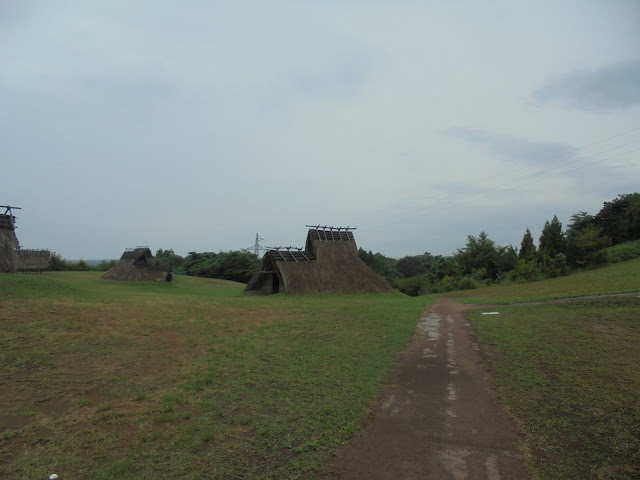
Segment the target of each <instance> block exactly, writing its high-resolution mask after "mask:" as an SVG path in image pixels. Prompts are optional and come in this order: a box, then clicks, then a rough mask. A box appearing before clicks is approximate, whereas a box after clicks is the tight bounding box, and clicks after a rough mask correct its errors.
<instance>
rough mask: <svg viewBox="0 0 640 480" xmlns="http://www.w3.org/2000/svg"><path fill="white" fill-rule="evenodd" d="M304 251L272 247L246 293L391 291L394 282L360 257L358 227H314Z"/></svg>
mask: <svg viewBox="0 0 640 480" xmlns="http://www.w3.org/2000/svg"><path fill="white" fill-rule="evenodd" d="M307 227H311V228H310V229H309V231H308V233H307V241H306V244H305V248H304V250H303V249H301V248H295V249H292V248H291V247H289V248H288V249H285V250H282V249H280V248H276V249H269V250H267V252H266V253H265V254H264V256H263V257H262V261H261V262H260V268H259V270H258V271H257V272H255V273H254V274H253V276H252V277H251V279H250V280H249V282H248V283H247V286H246V288H245V292H250V291H255V292H259V293H265V294H274V293H288V294H294V295H302V294H308V293H344V294H350V293H373V292H388V291H391V290H392V288H391V285H389V283H388V282H387V281H386V280H385V279H383V278H382V277H380V276H379V275H378V274H377V273H375V272H374V271H373V270H371V269H370V268H369V267H368V266H367V265H366V264H365V263H364V262H363V261H362V259H361V258H360V257H359V256H358V248H357V246H356V242H355V239H354V237H353V230H355V229H354V228H349V227H346V228H344V227H337V228H335V227H320V226H315V227H314V226H311V225H307Z"/></svg>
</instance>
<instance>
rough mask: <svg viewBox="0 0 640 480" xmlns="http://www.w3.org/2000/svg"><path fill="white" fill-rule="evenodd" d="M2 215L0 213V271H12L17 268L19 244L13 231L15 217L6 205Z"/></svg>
mask: <svg viewBox="0 0 640 480" xmlns="http://www.w3.org/2000/svg"><path fill="white" fill-rule="evenodd" d="M6 208H7V212H8V213H7V212H5V214H4V215H0V273H13V272H15V271H16V270H17V268H18V254H17V253H16V249H17V248H18V247H19V246H20V244H19V243H18V237H16V232H15V221H16V217H14V216H13V215H12V214H11V211H10V210H9V208H8V207H6Z"/></svg>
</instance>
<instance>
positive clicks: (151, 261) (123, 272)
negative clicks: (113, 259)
mask: <svg viewBox="0 0 640 480" xmlns="http://www.w3.org/2000/svg"><path fill="white" fill-rule="evenodd" d="M172 268H173V267H172V266H171V265H168V264H165V263H161V262H160V261H158V259H157V258H155V257H154V256H153V255H152V254H151V250H149V248H148V247H136V248H128V249H126V250H125V251H124V253H123V254H122V257H120V261H119V262H118V264H117V265H116V266H115V267H113V268H112V269H111V270H109V271H107V272H106V273H105V274H104V275H102V279H103V280H122V281H130V280H150V281H156V282H170V281H171V280H172V279H173V274H172V273H171V270H172Z"/></svg>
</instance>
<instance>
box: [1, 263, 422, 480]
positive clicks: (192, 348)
mask: <svg viewBox="0 0 640 480" xmlns="http://www.w3.org/2000/svg"><path fill="white" fill-rule="evenodd" d="M242 288H243V285H241V284H236V283H232V282H225V281H218V280H211V279H199V278H191V277H182V276H177V277H175V281H174V282H173V283H171V284H155V283H148V282H139V283H135V282H134V283H124V282H106V281H101V280H100V279H99V273H93V272H84V273H82V272H65V273H48V274H45V275H42V276H40V275H6V274H5V275H0V292H1V293H0V389H1V390H2V395H1V396H0V429H1V433H0V477H1V478H12V479H37V478H45V477H46V476H47V475H49V474H50V473H53V472H55V473H58V474H59V475H61V476H62V477H63V478H65V479H80V478H91V479H96V480H103V479H105V480H106V479H128V478H154V479H155V478H171V479H175V478H185V479H187V478H188V479H197V478H212V477H215V478H221V479H222V478H298V477H299V478H308V477H312V476H313V475H314V474H315V473H316V472H318V471H319V469H321V467H322V464H323V461H325V460H326V459H327V458H328V457H329V456H330V455H331V453H332V452H333V451H335V449H336V448H337V447H338V446H339V445H341V444H342V443H344V442H345V441H346V440H347V439H348V438H349V437H350V436H351V435H352V433H353V432H354V431H355V430H356V429H358V428H359V426H360V425H361V422H362V421H363V420H364V419H365V418H366V416H367V414H368V412H369V411H368V408H369V407H370V406H371V404H372V401H373V400H374V399H375V397H376V395H377V394H378V392H379V391H380V386H381V382H382V381H383V380H384V377H385V374H386V373H387V372H388V370H389V369H390V367H391V366H392V365H393V362H394V359H395V356H396V354H397V352H398V351H399V350H400V349H402V347H403V346H404V345H405V344H406V342H407V341H408V339H409V338H410V335H411V332H412V331H413V329H414V326H415V323H416V320H417V319H418V318H419V315H420V312H421V311H422V310H423V309H424V308H425V306H426V305H427V303H428V302H429V301H432V299H428V298H425V297H422V298H410V297H406V296H404V295H400V294H386V295H364V296H309V297H287V296H281V295H279V296H270V297H262V296H254V297H245V296H243V294H242Z"/></svg>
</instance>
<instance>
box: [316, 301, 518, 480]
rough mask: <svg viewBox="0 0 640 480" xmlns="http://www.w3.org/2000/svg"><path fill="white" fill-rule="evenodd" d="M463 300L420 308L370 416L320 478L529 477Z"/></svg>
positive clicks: (502, 479) (467, 479) (506, 479)
mask: <svg viewBox="0 0 640 480" xmlns="http://www.w3.org/2000/svg"><path fill="white" fill-rule="evenodd" d="M465 308H468V306H463V305H460V304H458V303H455V302H453V301H452V300H449V299H440V300H439V301H438V303H437V304H436V305H435V306H433V307H431V308H430V309H429V310H427V311H425V312H424V313H423V316H422V318H421V319H420V322H419V324H418V327H417V329H416V333H415V335H414V339H413V341H412V344H411V345H410V346H409V348H408V349H407V350H406V352H405V353H404V354H403V356H402V358H401V360H400V362H399V365H398V367H397V368H396V370H395V372H394V373H393V375H392V377H391V379H390V385H389V386H388V388H387V390H386V392H385V396H384V398H383V401H382V404H381V405H379V406H378V408H377V410H376V411H375V414H374V418H373V420H372V422H371V423H370V424H369V425H368V426H367V427H365V428H364V429H363V430H362V431H361V433H360V435H359V436H358V437H356V438H354V439H353V440H352V441H351V443H350V444H349V445H347V446H345V447H344V448H343V449H342V450H341V451H340V452H339V454H338V457H337V458H336V459H335V461H334V462H333V465H332V467H331V469H330V473H329V475H327V477H326V478H335V479H348V480H354V479H367V480H373V479H393V480H396V479H406V480H410V479H429V480H432V479H433V480H439V479H454V480H463V479H464V480H475V479H488V480H512V479H518V480H519V479H527V478H530V476H529V474H528V473H527V471H526V470H525V468H524V462H523V457H522V455H520V454H519V453H517V450H516V446H515V445H516V443H517V442H518V440H519V438H520V437H519V436H518V433H517V431H516V428H515V425H514V424H513V422H512V421H511V420H510V419H509V417H508V416H507V415H506V413H505V412H504V411H503V410H502V409H501V408H500V406H499V405H498V404H497V401H496V398H495V397H494V396H493V395H492V393H491V383H490V378H489V374H488V372H487V370H486V368H485V366H484V365H483V363H482V358H481V356H480V352H479V348H478V346H477V344H475V343H474V337H473V332H472V330H471V326H470V325H469V323H467V320H466V319H465V316H464V313H463V310H464V309H465Z"/></svg>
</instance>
